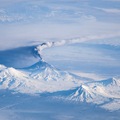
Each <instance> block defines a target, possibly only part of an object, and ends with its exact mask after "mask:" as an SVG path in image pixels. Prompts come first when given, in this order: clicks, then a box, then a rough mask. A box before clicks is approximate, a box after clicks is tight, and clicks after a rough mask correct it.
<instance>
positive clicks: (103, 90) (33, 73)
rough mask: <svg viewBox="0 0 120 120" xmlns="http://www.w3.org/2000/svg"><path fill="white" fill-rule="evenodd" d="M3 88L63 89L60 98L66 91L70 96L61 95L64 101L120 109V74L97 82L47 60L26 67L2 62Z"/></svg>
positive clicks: (25, 90)
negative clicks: (8, 65)
mask: <svg viewBox="0 0 120 120" xmlns="http://www.w3.org/2000/svg"><path fill="white" fill-rule="evenodd" d="M0 89H8V90H12V91H15V92H17V93H25V94H41V93H42V94H43V93H46V92H47V93H54V92H59V91H60V94H58V96H56V98H59V95H61V91H66V92H68V93H69V94H68V95H64V94H62V95H61V96H62V98H63V99H64V100H68V101H75V102H77V103H78V102H86V103H92V104H96V105H98V106H100V107H102V108H105V109H108V110H118V109H120V78H119V77H117V78H110V79H107V80H101V81H94V80H92V79H89V78H85V77H80V76H76V75H74V74H71V73H68V72H66V71H61V70H58V69H56V68H55V67H54V66H52V65H49V64H48V63H46V62H45V61H39V62H37V63H36V64H34V65H32V66H30V67H27V68H23V69H15V68H12V67H10V68H9V67H6V66H4V65H0ZM69 91H72V92H69Z"/></svg>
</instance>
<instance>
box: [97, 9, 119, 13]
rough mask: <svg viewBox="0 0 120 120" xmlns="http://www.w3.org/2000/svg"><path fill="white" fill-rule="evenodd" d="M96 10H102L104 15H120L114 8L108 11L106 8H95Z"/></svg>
mask: <svg viewBox="0 0 120 120" xmlns="http://www.w3.org/2000/svg"><path fill="white" fill-rule="evenodd" d="M97 9H99V10H102V11H104V12H106V13H113V14H120V9H116V8H114V9H112V8H110V9H108V8H97Z"/></svg>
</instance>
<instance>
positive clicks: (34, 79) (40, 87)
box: [0, 61, 82, 94]
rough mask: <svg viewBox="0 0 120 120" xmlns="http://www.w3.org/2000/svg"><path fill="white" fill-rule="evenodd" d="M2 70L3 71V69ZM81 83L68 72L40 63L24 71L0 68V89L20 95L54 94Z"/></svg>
mask: <svg viewBox="0 0 120 120" xmlns="http://www.w3.org/2000/svg"><path fill="white" fill-rule="evenodd" d="M3 68H4V69H3ZM81 83H82V81H80V80H78V78H75V76H72V75H71V74H69V73H68V72H62V71H60V70H57V69H55V68H54V67H53V66H51V65H49V64H47V63H46V62H43V61H40V62H38V63H36V64H34V65H32V66H30V67H28V68H25V69H14V68H7V67H1V71H0V88H1V89H10V90H14V91H17V92H22V93H32V94H34V93H42V92H55V91H61V90H67V89H71V88H73V87H76V86H78V85H80V84H81Z"/></svg>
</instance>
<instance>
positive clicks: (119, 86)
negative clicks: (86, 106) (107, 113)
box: [66, 77, 120, 111]
mask: <svg viewBox="0 0 120 120" xmlns="http://www.w3.org/2000/svg"><path fill="white" fill-rule="evenodd" d="M66 99H67V100H72V101H80V102H87V103H93V104H97V105H99V106H100V107H102V108H105V109H108V110H111V111H112V110H118V109H120V78H118V77H117V78H110V79H107V80H102V81H95V82H88V83H85V84H82V85H81V86H80V87H78V89H76V90H75V91H74V92H73V93H72V94H71V95H69V96H68V97H67V98H66Z"/></svg>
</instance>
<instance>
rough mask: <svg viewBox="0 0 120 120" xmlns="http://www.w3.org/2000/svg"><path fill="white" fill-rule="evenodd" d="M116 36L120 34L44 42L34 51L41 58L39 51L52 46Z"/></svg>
mask: <svg viewBox="0 0 120 120" xmlns="http://www.w3.org/2000/svg"><path fill="white" fill-rule="evenodd" d="M116 36H120V33H116V34H111V35H110V34H109V35H100V36H86V37H82V38H76V39H70V40H61V41H56V42H45V43H42V44H40V45H38V46H36V48H35V51H36V52H37V54H38V56H39V57H40V58H41V51H42V50H44V49H46V48H50V47H54V46H62V45H65V44H74V43H82V42H86V41H89V40H98V39H105V38H111V37H116ZM41 59H42V58H41Z"/></svg>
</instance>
